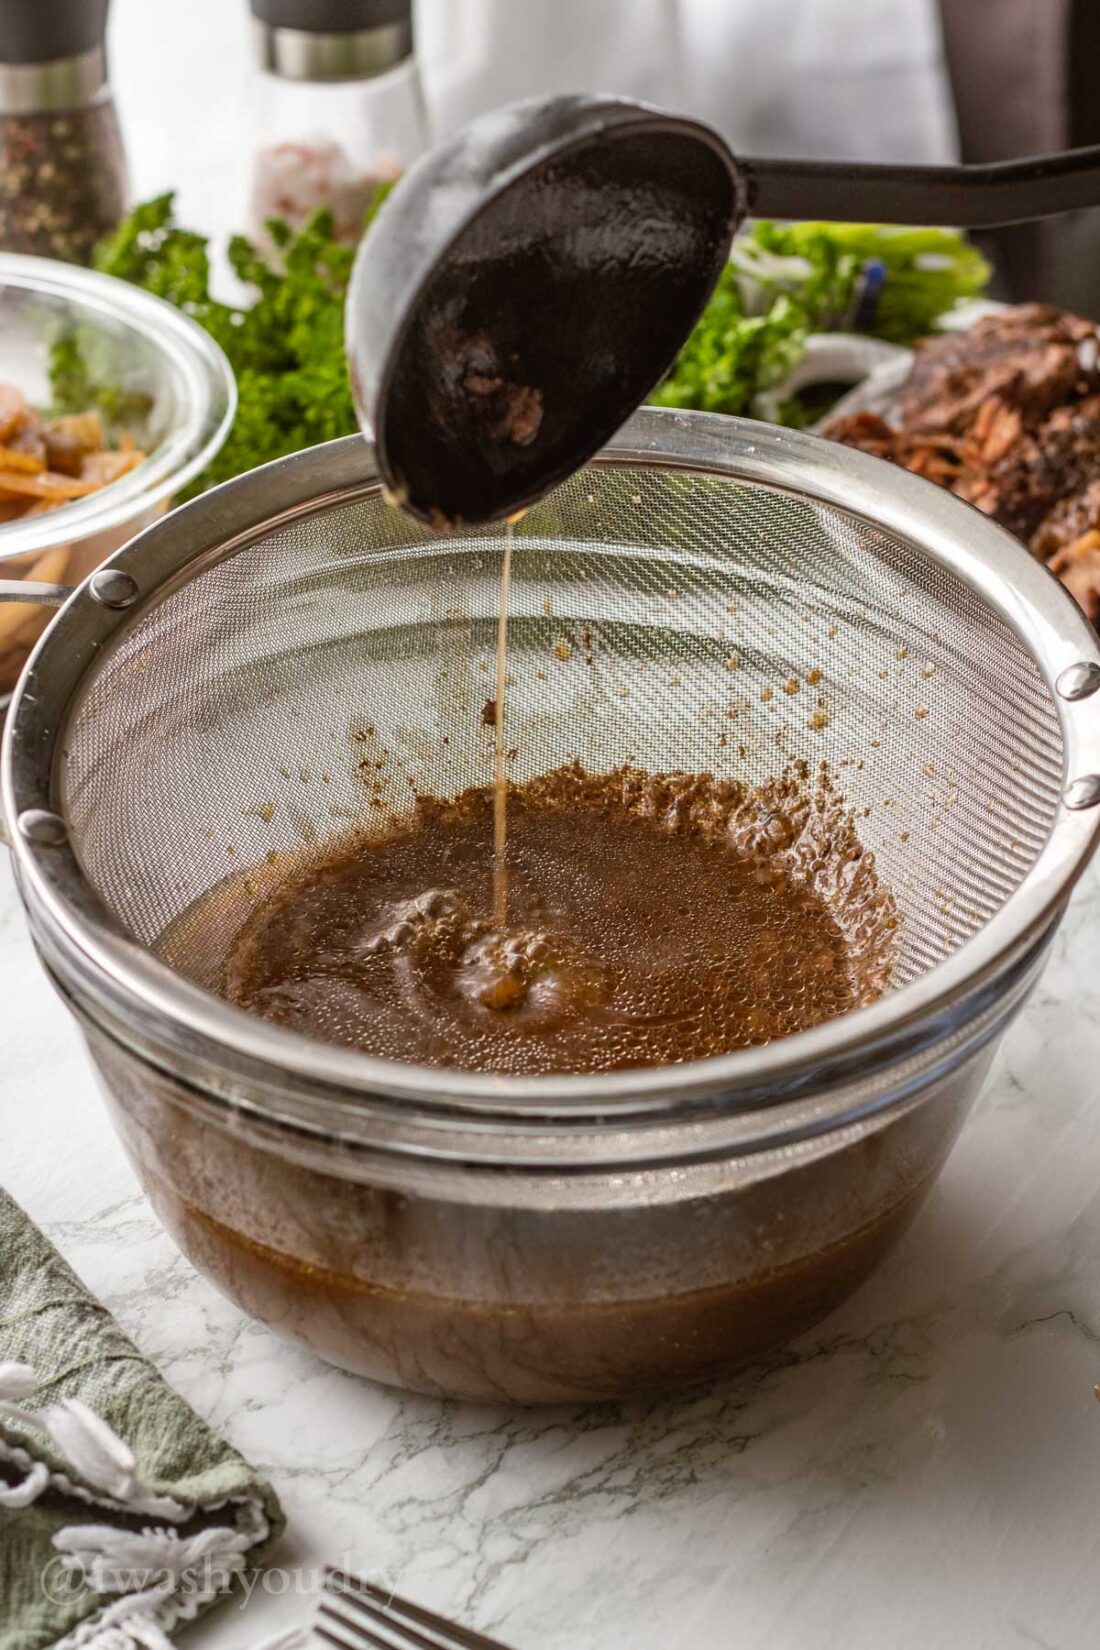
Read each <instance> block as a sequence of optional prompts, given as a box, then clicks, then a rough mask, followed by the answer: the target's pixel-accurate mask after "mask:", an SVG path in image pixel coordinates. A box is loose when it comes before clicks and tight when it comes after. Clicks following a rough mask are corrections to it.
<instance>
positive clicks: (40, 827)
mask: <svg viewBox="0 0 1100 1650" xmlns="http://www.w3.org/2000/svg"><path fill="white" fill-rule="evenodd" d="M18 825H19V834H20V836H22V837H23V838H24V839H25V841H27V842H31V843H33V844H34V845H35V847H36V848H61V847H63V846H64V844H65V843H66V842H68V840H69V828H68V826H67V825H66V824H65V821H64V820H63V819H62V818H61V815H60V814H52V813H50V811H49V810H48V809H47V808H25V809H24V810H23V812H22V813H21V814H20V815H19V820H18Z"/></svg>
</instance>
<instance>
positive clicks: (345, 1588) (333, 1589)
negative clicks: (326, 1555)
mask: <svg viewBox="0 0 1100 1650" xmlns="http://www.w3.org/2000/svg"><path fill="white" fill-rule="evenodd" d="M313 1630H314V1632H315V1634H316V1635H317V1637H318V1638H321V1639H324V1640H325V1642H326V1643H327V1644H332V1645H336V1646H337V1647H338V1650H365V1647H367V1646H369V1647H370V1650H505V1646H504V1645H502V1644H499V1643H498V1642H497V1641H496V1640H495V1639H490V1638H486V1637H485V1635H484V1634H483V1633H475V1632H472V1631H471V1629H470V1628H469V1627H460V1626H459V1625H458V1623H457V1622H453V1621H445V1620H444V1618H443V1617H442V1616H437V1615H434V1614H433V1613H432V1611H431V1610H425V1609H424V1608H423V1607H422V1606H421V1605H419V1604H410V1603H409V1602H408V1601H407V1600H406V1599H403V1598H398V1597H397V1595H396V1594H395V1593H391V1592H389V1591H388V1590H386V1589H384V1588H382V1587H376V1586H374V1584H373V1583H372V1582H370V1581H363V1580H362V1579H361V1577H359V1576H352V1575H348V1574H347V1572H346V1571H343V1570H332V1569H326V1571H325V1587H324V1593H323V1594H322V1597H321V1603H320V1606H319V1608H318V1619H317V1622H316V1624H315V1626H314V1629H313Z"/></svg>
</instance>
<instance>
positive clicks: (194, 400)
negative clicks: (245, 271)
mask: <svg viewBox="0 0 1100 1650" xmlns="http://www.w3.org/2000/svg"><path fill="white" fill-rule="evenodd" d="M0 337H2V338H3V341H4V354H3V363H2V366H0V579H5V580H7V579H17V580H29V581H34V582H40V583H45V584H73V585H75V584H79V583H80V582H81V580H82V579H84V578H86V577H87V575H88V574H89V573H91V572H92V571H93V570H94V568H95V567H97V566H98V565H99V563H100V562H102V561H103V560H104V559H105V558H106V557H107V556H109V555H111V554H113V552H114V551H115V550H117V549H118V548H119V547H120V545H122V544H124V543H125V542H126V540H127V539H128V538H130V537H131V536H132V535H133V534H134V533H136V532H137V531H139V529H140V528H142V527H145V526H147V525H148V524H149V523H150V522H151V521H153V520H154V519H155V518H156V516H158V515H159V514H161V513H162V512H163V511H164V510H165V509H167V507H168V504H169V502H170V500H171V499H172V497H173V496H174V495H176V494H178V493H180V492H181V491H182V490H183V489H184V488H186V486H187V484H188V482H190V481H191V480H192V479H193V478H194V477H195V476H197V475H198V474H199V473H200V472H201V471H202V470H203V469H204V468H205V467H206V466H207V465H208V464H209V462H210V460H211V459H212V457H213V456H214V454H215V453H216V452H217V451H218V449H219V448H220V447H221V445H222V443H223V441H224V440H225V437H226V435H227V433H228V431H229V427H230V425H231V423H232V421H233V415H234V411H235V408H236V386H235V382H234V378H233V373H232V370H231V368H230V366H229V363H228V362H227V360H226V359H225V356H224V354H223V353H222V350H221V349H220V348H219V346H218V345H217V343H215V341H214V340H213V339H212V338H211V337H210V336H209V335H208V334H207V333H206V332H205V331H204V330H203V328H202V327H200V326H198V325H196V323H195V322H194V321H192V320H191V319H189V318H188V317H187V316H186V315H184V314H181V313H180V311H179V310H178V309H175V308H173V307H172V306H171V305H170V304H167V303H164V302H162V301H161V300H160V299H158V298H156V297H153V296H151V295H150V294H149V293H147V292H143V291H140V290H139V289H138V288H136V287H134V286H130V285H128V284H127V283H125V282H123V281H118V280H113V279H112V278H111V277H110V276H108V275H104V274H100V273H97V272H93V271H91V270H87V269H80V268H76V267H75V266H70V265H68V264H61V263H55V262H53V261H52V260H50V259H47V258H32V257H22V256H19V255H17V254H13V253H12V254H0ZM50 616H51V615H50V611H49V609H47V608H44V607H41V606H38V605H36V604H30V603H14V604H12V605H11V606H9V607H7V608H5V609H4V611H3V612H2V613H0V705H2V703H3V701H4V698H5V697H6V695H7V694H8V693H9V692H10V690H11V688H12V687H13V686H14V684H15V681H16V678H17V677H18V675H19V672H20V670H21V669H22V667H23V664H24V663H25V661H26V659H27V656H28V655H29V653H30V651H31V649H32V647H33V646H34V643H35V642H36V641H37V639H38V636H39V635H40V634H41V632H42V630H43V629H44V628H45V625H46V624H47V622H48V620H49V618H50Z"/></svg>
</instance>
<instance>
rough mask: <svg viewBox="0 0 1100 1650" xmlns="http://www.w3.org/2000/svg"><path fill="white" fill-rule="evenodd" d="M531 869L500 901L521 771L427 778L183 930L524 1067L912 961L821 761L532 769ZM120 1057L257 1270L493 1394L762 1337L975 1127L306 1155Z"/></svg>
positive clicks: (153, 1186) (917, 1122)
mask: <svg viewBox="0 0 1100 1650" xmlns="http://www.w3.org/2000/svg"><path fill="white" fill-rule="evenodd" d="M507 866H508V888H507V895H508V904H507V923H506V926H505V927H504V928H503V929H502V928H501V927H500V926H498V914H497V910H496V908H495V906H494V898H493V893H494V889H493V796H492V792H491V791H488V790H474V791H470V792H467V793H466V794H465V795H463V796H461V797H459V798H458V799H457V800H455V801H453V802H441V801H437V800H433V799H422V800H421V801H420V802H419V803H418V804H417V806H416V810H415V814H414V817H412V818H411V819H410V820H408V821H407V822H405V823H404V824H401V825H398V826H394V827H393V828H392V829H391V830H390V831H389V832H388V834H379V835H376V836H367V835H360V836H357V837H355V838H351V839H345V840H343V841H342V842H340V843H338V844H335V845H333V846H330V847H329V848H328V849H327V850H326V851H325V852H324V853H323V854H321V855H318V854H317V853H316V852H315V851H314V852H307V853H306V854H305V855H304V856H303V857H299V858H296V859H295V860H294V861H293V862H290V863H287V862H280V861H276V862H274V863H272V864H269V865H265V866H263V867H259V868H257V869H256V870H254V871H253V872H250V873H247V874H245V875H244V876H238V877H235V878H232V879H229V880H228V881H227V882H226V883H224V884H222V885H220V886H219V887H218V888H215V889H214V890H212V891H211V893H209V894H208V895H207V896H206V897H205V898H204V899H203V900H201V901H200V902H198V904H197V905H196V906H194V907H192V908H191V910H190V911H188V912H185V913H184V914H183V916H182V917H181V918H180V919H179V920H178V921H177V922H176V924H174V925H173V929H172V930H171V931H169V933H167V934H166V935H165V936H164V937H163V940H162V943H161V948H160V949H161V952H162V955H164V956H165V957H166V958H167V959H168V960H169V961H171V962H173V963H174V964H175V966H177V967H179V968H181V969H183V970H184V971H185V972H187V973H188V974H190V976H191V978H193V979H195V980H197V981H198V982H199V983H200V984H203V985H206V986H208V987H210V986H213V987H215V988H220V989H221V990H222V991H223V993H224V994H225V995H226V996H228V997H229V998H230V1000H231V1001H233V1002H234V1003H236V1004H238V1005H239V1006H241V1007H242V1008H244V1009H246V1010H250V1011H251V1012H253V1013H257V1014H261V1015H263V1016H265V1017H266V1018H268V1019H270V1020H274V1021H277V1022H279V1023H281V1024H283V1025H287V1026H291V1027H293V1028H295V1029H296V1030H298V1031H300V1032H303V1033H305V1034H306V1035H308V1036H311V1037H314V1038H320V1039H322V1040H324V1041H327V1042H333V1043H338V1044H342V1045H344V1046H348V1047H354V1048H358V1049H363V1050H365V1051H367V1052H369V1053H371V1054H374V1055H383V1056H387V1057H389V1058H392V1059H397V1060H406V1061H411V1062H416V1063H418V1064H424V1063H432V1064H435V1065H440V1066H449V1067H462V1068H465V1069H472V1070H484V1071H505V1072H513V1073H523V1072H554V1071H558V1072H568V1071H572V1072H585V1071H587V1072H598V1071H605V1070H615V1069H622V1068H624V1067H637V1066H654V1065H662V1064H670V1063H674V1062H680V1061H685V1060H694V1059H698V1058H702V1057H704V1056H706V1055H711V1054H717V1053H719V1052H722V1051H724V1050H727V1049H733V1048H738V1047H743V1046H745V1045H747V1044H753V1043H760V1042H763V1041H766V1040H768V1039H770V1038H774V1037H780V1036H785V1035H788V1034H789V1033H791V1032H794V1031H798V1030H801V1029H804V1028H805V1027H808V1026H812V1025H814V1024H816V1023H818V1022H820V1021H822V1020H824V1019H826V1018H828V1017H829V1016H831V1015H835V1014H840V1013H843V1012H844V1011H845V1010H847V1009H851V1008H854V1007H857V1006H858V1005H860V1004H862V1003H866V1002H869V1001H871V1000H872V999H873V998H874V997H876V996H878V995H879V994H880V992H881V991H882V990H883V989H885V986H886V984H887V981H888V976H889V969H890V963H891V955H892V941H893V931H894V928H895V925H896V921H897V918H896V912H895V906H894V903H893V900H892V898H891V897H890V895H889V893H888V891H886V890H885V889H884V888H883V887H882V886H881V885H880V883H879V881H878V878H877V875H876V872H875V867H874V860H873V856H872V855H870V854H868V853H865V852H864V850H863V848H862V847H861V845H860V843H859V840H858V837H857V835H856V832H855V829H854V826H853V823H852V819H851V816H850V814H849V812H848V811H847V810H846V809H845V807H844V805H843V803H842V801H841V800H840V799H839V798H838V797H837V795H836V794H835V792H834V791H833V790H832V788H831V784H830V782H829V779H828V776H827V775H826V774H824V773H823V774H821V775H819V776H818V777H817V778H816V779H812V778H811V775H810V773H809V770H808V768H807V767H806V766H804V765H798V766H795V767H793V768H792V769H790V770H789V771H788V772H787V773H785V774H784V775H782V776H781V777H779V778H777V779H775V780H772V781H770V782H768V783H767V784H765V785H763V786H761V787H760V788H758V789H750V788H749V787H747V786H744V785H740V784H737V783H735V782H733V781H728V780H726V781H720V780H716V779H714V778H713V777H711V776H709V775H688V774H666V775H654V774H647V773H644V772H641V771H639V770H637V769H633V768H621V769H618V770H616V771H615V772H612V773H608V774H603V775H592V774H589V773H587V772H585V771H584V770H582V769H581V768H579V767H577V766H575V765H574V766H570V767H566V768H563V769H560V770H558V771H556V772H554V773H550V774H547V775H544V776H542V777H541V778H538V779H535V780H532V781H530V782H529V783H527V784H525V785H521V786H514V787H512V788H511V789H510V791H509V795H508V835H507ZM249 904H251V906H252V908H253V909H252V915H251V916H250V917H248V920H247V921H245V922H244V924H243V926H242V920H241V919H242V914H243V913H244V912H246V911H247V910H248V908H249ZM97 1058H98V1059H99V1060H100V1061H101V1064H102V1065H103V1067H104V1069H105V1071H106V1072H107V1075H108V1086H109V1088H110V1089H111V1090H112V1092H113V1093H115V1094H116V1095H118V1096H120V1101H119V1110H120V1117H121V1123H122V1128H123V1133H124V1135H125V1136H126V1138H127V1140H128V1143H129V1145H130V1149H131V1150H132V1151H133V1152H134V1155H135V1157H136V1158H137V1160H138V1162H139V1163H140V1166H141V1172H142V1176H143V1179H144V1180H145V1183H146V1185H147V1186H148V1187H149V1189H150V1191H151V1192H152V1195H153V1197H154V1201H155V1202H156V1205H157V1208H158V1210H159V1211H160V1213H161V1215H162V1217H163V1218H164V1219H165V1221H166V1222H167V1224H168V1225H169V1227H170V1229H171V1230H172V1231H173V1232H174V1233H175V1234H176V1236H177V1238H178V1239H179V1241H180V1242H181V1243H182V1245H183V1246H184V1248H185V1249H186V1251H187V1253H188V1254H190V1255H191V1257H192V1258H193V1259H194V1260H195V1262H196V1264H197V1265H198V1266H199V1267H200V1268H201V1269H202V1270H203V1271H205V1272H207V1273H208V1274H209V1275H210V1276H211V1277H213V1278H214V1279H215V1280H216V1281H217V1282H218V1283H219V1284H220V1285H221V1287H222V1288H223V1289H225V1290H226V1292H227V1293H228V1294H230V1295H231V1296H232V1297H233V1298H234V1299H235V1300H237V1301H238V1302H240V1304H241V1305H242V1306H244V1307H245V1308H246V1310H248V1311H250V1312H252V1313H254V1314H256V1315H257V1316H259V1317H261V1318H263V1319H265V1320H266V1321H267V1322H269V1323H271V1324H273V1325H274V1326H276V1327H277V1328H278V1329H279V1330H280V1331H282V1332H283V1333H284V1334H287V1335H289V1336H291V1337H292V1338H294V1339H297V1340H300V1341H302V1342H304V1343H305V1344H306V1345H308V1346H311V1347H312V1348H314V1349H315V1350H316V1351H318V1352H319V1353H321V1355H322V1356H324V1357H327V1358H330V1359H332V1360H333V1361H334V1362H336V1363H338V1364H341V1365H343V1366H344V1367H345V1368H348V1369H353V1370H358V1371H361V1372H363V1373H365V1374H368V1375H372V1376H374V1377H376V1378H379V1379H382V1380H385V1381H391V1382H395V1383H397V1384H399V1385H402V1386H412V1387H415V1388H419V1389H420V1390H423V1391H428V1392H435V1393H444V1394H451V1395H455V1396H462V1397H468V1398H494V1397H508V1398H513V1399H519V1400H521V1401H525V1402H539V1401H545V1400H551V1401H553V1400H557V1399H563V1398H564V1399H569V1398H604V1397H611V1396H614V1395H617V1394H622V1393H626V1392H631V1391H644V1390H651V1389H654V1388H659V1387H670V1386H676V1385H679V1384H682V1383H684V1382H686V1381H691V1380H696V1379H699V1378H700V1377H701V1376H705V1375H709V1374H713V1373H714V1372H715V1371H717V1370H719V1369H722V1368H726V1367H728V1366H729V1365H731V1364H737V1363H744V1362H746V1361H748V1360H750V1359H753V1358H756V1357H759V1356H760V1355H761V1354H762V1353H763V1352H764V1351H765V1350H766V1349H768V1348H769V1347H771V1346H774V1345H775V1344H776V1343H778V1342H779V1341H781V1340H783V1339H785V1338H787V1337H788V1336H790V1335H792V1334H795V1333H797V1332H798V1331H799V1330H801V1329H802V1328H804V1327H806V1325H807V1324H809V1323H811V1322H812V1321H813V1320H814V1319H815V1318H817V1317H819V1316H820V1315H821V1314H822V1313H823V1312H825V1311H827V1310H829V1308H830V1307H831V1306H833V1305H834V1304H836V1302H837V1301H839V1300H840V1299H841V1298H842V1297H843V1296H844V1295H845V1294H846V1293H847V1292H848V1291H849V1290H850V1289H851V1288H853V1287H854V1285H855V1283H856V1282H857V1281H858V1280H859V1279H860V1278H861V1277H862V1276H863V1275H864V1274H865V1273H866V1271H867V1270H869V1269H870V1267H871V1266H872V1265H873V1263H874V1261H875V1260H876V1259H877V1257H878V1255H879V1254H880V1253H881V1252H882V1250H883V1249H884V1248H885V1247H887V1246H888V1245H889V1243H891V1242H892V1241H893V1239H894V1237H895V1236H896V1235H897V1233H898V1232H899V1231H900V1230H901V1228H902V1227H903V1226H904V1224H905V1223H906V1221H907V1220H908V1218H909V1216H910V1215H911V1213H912V1211H913V1209H914V1208H915V1207H916V1204H917V1202H918V1201H919V1198H920V1196H921V1193H922V1191H923V1188H924V1185H925V1184H926V1183H927V1180H928V1178H929V1177H930V1174H931V1173H932V1172H934V1169H935V1167H936V1166H937V1165H938V1162H939V1161H940V1159H941V1158H942V1155H943V1153H944V1151H945V1150H946V1147H947V1144H948V1143H949V1140H950V1136H951V1135H952V1134H953V1132H954V1128H955V1127H956V1126H957V1122H956V1120H955V1118H954V1116H953V1115H951V1116H949V1115H946V1113H944V1110H943V1108H942V1107H941V1108H934V1109H930V1110H929V1111H928V1112H927V1113H925V1112H924V1111H923V1110H920V1111H917V1112H912V1113H906V1114H905V1115H904V1116H900V1117H899V1118H898V1119H897V1120H895V1121H892V1122H891V1123H889V1124H888V1125H887V1126H886V1128H885V1129H884V1130H883V1131H881V1132H878V1131H872V1133H871V1134H870V1135H869V1136H868V1138H866V1139H864V1138H862V1137H861V1136H859V1135H858V1134H852V1135H850V1136H849V1137H848V1138H847V1139H846V1140H845V1141H844V1142H843V1144H841V1145H839V1146H838V1147H837V1148H835V1149H834V1148H832V1147H828V1148H824V1149H822V1148H820V1147H813V1148H812V1149H811V1148H810V1147H807V1148H806V1149H803V1150H796V1151H795V1152H793V1153H792V1154H789V1155H788V1156H787V1157H786V1158H785V1160H784V1162H783V1164H782V1172H777V1165H776V1163H775V1161H769V1162H768V1163H767V1164H765V1165H764V1168H763V1172H760V1173H753V1172H750V1166H749V1165H747V1164H739V1163H737V1162H735V1161H734V1162H731V1163H730V1164H728V1165H724V1164H721V1163H718V1164H713V1163H709V1162H706V1163H701V1164H695V1165H692V1166H689V1167H687V1168H684V1167H682V1166H681V1167H673V1168H670V1169H669V1171H668V1172H667V1173H666V1172H664V1171H663V1170H661V1169H656V1170H652V1169H649V1170H646V1171H645V1172H644V1173H638V1174H635V1173H632V1172H630V1171H629V1170H627V1169H624V1172H623V1173H622V1174H609V1173H608V1172H607V1170H606V1168H604V1169H601V1168H600V1167H599V1165H598V1164H596V1165H594V1166H593V1169H592V1173H591V1174H590V1173H589V1172H588V1171H587V1169H586V1168H585V1166H584V1165H583V1164H578V1165H577V1166H576V1169H575V1170H574V1171H570V1172H569V1173H564V1172H563V1173H562V1174H561V1175H560V1176H552V1177H550V1178H547V1177H546V1176H531V1175H530V1174H527V1173H524V1172H522V1171H519V1172H517V1173H516V1174H515V1175H512V1174H509V1175H506V1176H503V1177H501V1176H498V1175H496V1174H494V1173H491V1172H487V1171H486V1170H485V1169H484V1167H483V1166H482V1165H480V1164H479V1163H477V1162H473V1163H471V1164H470V1165H468V1166H467V1165H463V1166H462V1167H461V1168H456V1167H455V1166H453V1165H452V1166H450V1167H446V1166H445V1167H443V1168H442V1169H440V1168H439V1166H438V1165H437V1166H435V1168H429V1169H425V1168H424V1166H423V1165H420V1164H418V1163H416V1162H414V1161H411V1160H410V1162H409V1163H408V1164H401V1163H400V1162H399V1161H397V1160H391V1161H388V1162H387V1164H386V1165H385V1168H384V1171H383V1170H382V1169H380V1168H379V1166H378V1165H374V1164H372V1162H371V1159H370V1158H369V1156H368V1157H367V1158H366V1159H365V1160H364V1161H363V1162H362V1163H358V1162H356V1164H355V1165H352V1164H351V1162H350V1160H348V1161H345V1160H344V1157H343V1155H342V1154H335V1155H334V1156H333V1159H332V1162H331V1163H327V1164H326V1163H325V1162H324V1160H323V1154H322V1160H321V1161H319V1162H318V1163H316V1164H313V1163H312V1162H311V1164H310V1165H308V1166H307V1164H306V1163H305V1162H303V1161H300V1160H299V1158H298V1155H297V1153H296V1152H295V1151H287V1152H284V1151H283V1149H282V1147H281V1146H279V1145H278V1144H277V1143H275V1142H273V1141H272V1140H270V1139H268V1140H265V1141H263V1142H259V1141H256V1142H250V1141H249V1140H248V1139H246V1138H245V1137H244V1136H243V1135H242V1134H241V1133H240V1132H239V1131H237V1130H236V1129H235V1128H234V1129H229V1130H226V1129H223V1128H222V1127H221V1126H220V1125H217V1126H215V1125H214V1124H211V1123H208V1122H207V1121H204V1120H203V1119H201V1118H200V1117H198V1116H192V1115H191V1113H190V1111H189V1108H187V1107H186V1106H179V1105H177V1104H176V1103H175V1100H174V1097H172V1096H169V1095H166V1096H165V1097H164V1098H165V1100H166V1103H164V1104H160V1103H159V1102H155V1101H152V1100H151V1098H150V1091H149V1086H148V1079H145V1080H143V1086H142V1087H141V1089H140V1095H139V1096H137V1097H135V1095H134V1093H133V1089H132V1082H131V1078H130V1073H129V1067H128V1059H129V1057H128V1056H127V1055H126V1054H125V1053H123V1052H122V1051H120V1050H117V1049H115V1048H114V1046H113V1045H111V1044H109V1043H108V1042H106V1041H101V1042H100V1043H99V1044H98V1046H97ZM765 1156H766V1157H768V1158H769V1159H770V1157H771V1154H765ZM353 1167H354V1172H352V1168H353ZM479 1177H484V1178H479Z"/></svg>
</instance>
